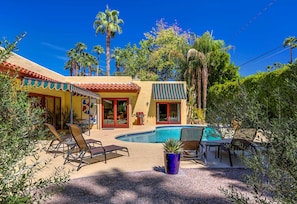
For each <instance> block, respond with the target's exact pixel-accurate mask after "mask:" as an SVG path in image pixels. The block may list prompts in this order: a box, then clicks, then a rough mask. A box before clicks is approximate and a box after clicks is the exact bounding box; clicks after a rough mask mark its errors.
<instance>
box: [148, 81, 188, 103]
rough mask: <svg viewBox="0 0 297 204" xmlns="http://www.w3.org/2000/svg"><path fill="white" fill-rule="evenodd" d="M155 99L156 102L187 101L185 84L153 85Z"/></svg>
mask: <svg viewBox="0 0 297 204" xmlns="http://www.w3.org/2000/svg"><path fill="white" fill-rule="evenodd" d="M153 98H154V99H155V100H182V99H187V95H186V92H185V88H184V84H173V83H171V84H169V83H166V84H165V83H164V84H162V83H160V84H153Z"/></svg>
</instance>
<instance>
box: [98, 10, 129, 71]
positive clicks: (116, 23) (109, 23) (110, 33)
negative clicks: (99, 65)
mask: <svg viewBox="0 0 297 204" xmlns="http://www.w3.org/2000/svg"><path fill="white" fill-rule="evenodd" d="M119 14H120V13H119V11H117V10H110V9H109V8H108V5H106V10H105V12H99V13H98V14H97V15H96V19H95V21H94V28H95V31H96V35H98V33H101V34H106V74H107V76H110V40H111V38H114V37H115V35H116V33H117V32H118V33H119V34H121V33H122V28H121V27H120V24H122V23H124V21H123V20H122V19H120V18H119Z"/></svg>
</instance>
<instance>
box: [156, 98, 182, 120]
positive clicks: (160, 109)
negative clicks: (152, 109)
mask: <svg viewBox="0 0 297 204" xmlns="http://www.w3.org/2000/svg"><path fill="white" fill-rule="evenodd" d="M157 124H180V103H165V102H164V103H157Z"/></svg>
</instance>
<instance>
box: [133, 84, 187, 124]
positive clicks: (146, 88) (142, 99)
mask: <svg viewBox="0 0 297 204" xmlns="http://www.w3.org/2000/svg"><path fill="white" fill-rule="evenodd" d="M133 82H134V83H135V84H137V85H138V86H140V87H141V91H140V93H139V95H138V97H137V99H136V103H135V108H134V111H133V115H135V114H136V112H144V118H143V119H144V123H145V124H149V125H155V124H156V111H157V110H156V103H157V102H161V101H155V100H154V99H153V93H152V92H153V91H152V88H153V84H156V83H182V84H184V87H185V88H186V82H156V81H133ZM185 91H186V90H185ZM162 102H180V103H181V124H187V118H186V109H187V108H186V107H187V100H181V101H176V100H175V101H173V100H166V101H162ZM135 118H136V117H135Z"/></svg>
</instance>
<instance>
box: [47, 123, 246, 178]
mask: <svg viewBox="0 0 297 204" xmlns="http://www.w3.org/2000/svg"><path fill="white" fill-rule="evenodd" d="M154 129H155V126H146V125H142V126H134V127H133V128H130V129H103V130H91V134H90V136H88V135H84V136H85V138H86V139H97V140H100V141H101V142H102V143H103V145H110V144H116V145H121V146H126V147H127V148H128V149H129V152H130V156H128V155H127V153H125V152H120V151H119V152H118V155H110V156H109V157H108V158H107V163H104V161H103V160H102V159H103V157H95V159H94V160H96V159H99V160H101V161H99V162H95V163H93V164H89V165H82V168H81V169H80V170H79V171H76V168H77V165H78V163H76V162H70V163H67V164H65V165H64V164H63V163H64V158H63V155H62V154H59V155H58V156H57V157H56V158H54V157H53V155H54V154H51V153H48V154H46V153H44V154H43V155H42V158H44V159H52V164H51V165H50V167H48V168H46V169H45V170H44V171H43V172H42V175H47V176H48V175H49V174H50V173H52V172H54V169H55V167H58V166H61V167H63V168H65V169H66V170H69V171H71V173H70V178H72V179H73V178H82V177H89V176H96V175H101V174H108V173H113V172H115V171H120V172H137V171H148V170H157V171H161V170H162V169H163V168H164V156H163V147H162V144H161V143H155V144H153V143H134V142H124V141H120V140H117V139H115V138H116V137H117V136H119V135H123V134H129V133H136V132H143V131H149V130H154ZM111 156H116V158H111ZM222 156H223V160H222V162H221V161H220V159H219V158H215V149H214V148H211V149H210V150H208V151H207V161H208V164H207V166H205V165H204V164H199V163H196V162H194V161H191V160H188V161H181V164H180V167H181V168H182V169H183V168H243V167H244V166H243V165H242V164H241V163H240V161H239V160H237V159H234V160H233V162H234V164H233V167H230V165H229V160H228V157H227V155H222Z"/></svg>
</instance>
